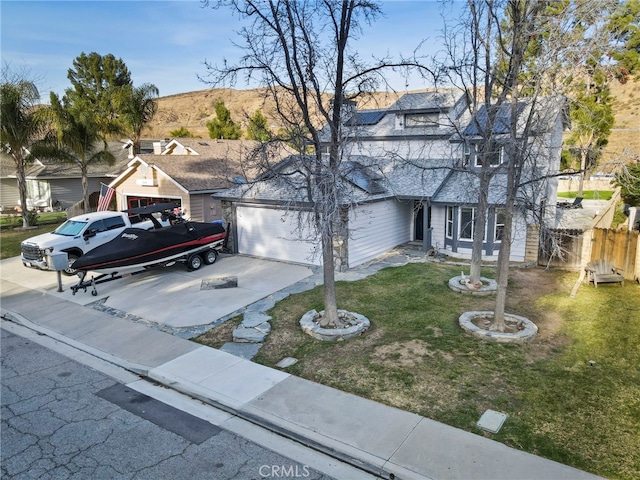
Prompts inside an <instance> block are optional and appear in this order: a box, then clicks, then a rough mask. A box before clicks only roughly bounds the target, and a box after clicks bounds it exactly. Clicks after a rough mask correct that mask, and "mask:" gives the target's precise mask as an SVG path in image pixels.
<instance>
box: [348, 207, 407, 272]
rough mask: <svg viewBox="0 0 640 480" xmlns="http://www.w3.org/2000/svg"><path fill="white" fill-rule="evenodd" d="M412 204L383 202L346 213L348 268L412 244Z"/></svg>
mask: <svg viewBox="0 0 640 480" xmlns="http://www.w3.org/2000/svg"><path fill="white" fill-rule="evenodd" d="M412 224H413V209H412V204H411V202H400V201H397V200H385V201H382V202H375V203H367V204H364V205H361V206H359V207H357V208H355V209H352V210H350V211H349V232H350V236H349V240H348V241H349V254H348V258H349V268H353V267H355V266H357V265H360V264H362V263H364V262H367V261H369V260H371V259H373V258H375V257H377V256H378V255H380V254H382V253H384V252H386V251H388V250H390V249H391V248H393V247H395V246H397V245H400V244H403V243H406V242H409V241H411V235H412V232H411V226H412Z"/></svg>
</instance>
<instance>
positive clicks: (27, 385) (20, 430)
mask: <svg viewBox="0 0 640 480" xmlns="http://www.w3.org/2000/svg"><path fill="white" fill-rule="evenodd" d="M1 331H2V339H1V341H2V372H1V373H2V458H1V460H2V467H1V477H2V478H11V479H14V480H19V479H52V480H53V479H56V480H59V479H83V480H84V479H88V478H91V479H93V480H99V479H105V480H106V479H108V480H117V479H154V480H156V479H172V480H179V479H216V480H217V479H220V480H223V479H239V480H244V479H247V480H249V479H260V478H287V479H288V478H308V479H317V480H320V479H329V478H331V477H329V476H325V475H322V474H320V473H318V472H317V471H314V470H313V469H312V468H311V467H309V466H308V465H306V464H304V463H300V462H297V461H294V460H291V459H290V458H287V457H285V456H283V455H279V454H276V453H274V452H273V451H271V450H270V449H269V448H265V447H263V446H260V445H257V444H256V443H254V442H251V441H249V440H247V439H245V438H243V437H241V436H239V435H236V434H234V433H231V432H229V431H226V430H224V429H222V428H220V427H218V426H216V425H214V424H213V423H211V422H209V421H207V420H206V419H203V418H200V417H198V416H195V415H192V414H189V413H187V412H184V411H182V410H180V409H177V408H174V407H172V406H170V405H167V404H165V403H163V402H160V401H158V400H156V399H154V398H152V397H150V396H149V395H146V394H144V393H141V392H139V391H136V390H134V389H133V388H131V387H128V386H125V385H124V384H122V383H119V382H116V381H115V380H114V379H113V378H111V377H110V376H107V375H105V374H103V373H101V372H99V371H97V370H94V369H92V368H89V367H88V366H85V365H83V364H81V363H79V362H77V361H75V360H72V359H70V358H68V357H66V356H64V355H61V354H60V353H57V352H55V351H53V350H50V349H48V348H45V347H43V346H41V345H39V344H38V343H35V342H34V341H31V340H29V339H27V338H24V337H21V336H18V335H14V334H13V333H9V332H7V331H6V330H5V329H2V330H1Z"/></svg>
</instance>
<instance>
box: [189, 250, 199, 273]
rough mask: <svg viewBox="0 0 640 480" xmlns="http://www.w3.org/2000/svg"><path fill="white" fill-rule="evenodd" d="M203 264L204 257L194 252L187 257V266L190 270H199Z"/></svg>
mask: <svg viewBox="0 0 640 480" xmlns="http://www.w3.org/2000/svg"><path fill="white" fill-rule="evenodd" d="M201 266H202V257H201V256H200V255H198V254H197V253H194V254H193V255H191V256H190V257H189V258H188V259H187V267H188V268H189V270H198V269H199V268H200V267H201Z"/></svg>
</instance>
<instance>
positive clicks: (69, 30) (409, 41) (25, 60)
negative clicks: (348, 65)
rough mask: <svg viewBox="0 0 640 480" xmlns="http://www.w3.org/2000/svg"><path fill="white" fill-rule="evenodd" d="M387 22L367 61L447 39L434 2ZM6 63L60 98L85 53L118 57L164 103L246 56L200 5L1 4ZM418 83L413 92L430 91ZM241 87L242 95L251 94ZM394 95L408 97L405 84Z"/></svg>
mask: <svg viewBox="0 0 640 480" xmlns="http://www.w3.org/2000/svg"><path fill="white" fill-rule="evenodd" d="M382 9H383V12H384V17H381V18H379V19H378V20H377V21H376V22H375V23H374V24H373V26H372V27H366V28H365V31H364V32H363V36H362V38H361V40H360V41H359V43H358V49H359V52H360V54H361V55H362V56H363V57H367V56H368V55H370V54H372V53H375V54H378V55H382V54H384V53H386V52H389V54H391V55H397V54H398V53H399V52H402V53H405V54H409V53H410V52H411V51H412V50H413V48H414V47H415V46H417V44H418V43H419V42H420V41H421V40H423V39H428V40H429V41H428V45H430V46H431V47H433V46H434V45H436V44H437V43H439V42H438V37H439V35H440V34H441V29H442V20H441V16H440V9H441V5H440V4H439V2H436V1H433V0H414V1H400V0H394V1H384V2H383V3H382ZM0 22H1V25H0V31H1V38H0V41H1V43H0V50H1V57H2V62H3V63H5V64H9V66H10V68H11V69H12V70H22V69H26V70H27V71H28V73H29V75H30V77H31V79H32V80H35V81H36V83H37V85H38V88H39V89H40V92H41V95H42V97H43V100H45V101H46V100H47V99H48V97H49V91H54V92H56V93H57V94H59V95H62V94H63V93H64V90H65V89H66V88H68V87H69V86H70V83H69V80H68V79H67V70H68V69H69V68H71V67H72V65H73V60H74V59H75V58H76V57H78V56H79V55H80V54H81V53H82V52H85V53H90V52H97V53H99V54H101V55H106V54H108V53H111V54H113V55H114V56H115V57H116V58H121V59H122V60H123V61H124V63H125V64H126V65H127V67H128V68H129V71H130V72H131V75H132V79H133V83H134V85H136V86H138V85H141V84H143V83H147V82H149V83H153V84H155V85H156V86H157V87H158V88H159V90H160V96H166V95H172V94H176V93H184V92H190V91H195V90H203V89H206V88H209V86H208V85H207V84H205V83H203V82H201V81H200V80H198V77H197V76H198V75H200V76H205V75H206V73H207V72H206V69H205V66H204V64H203V63H204V61H205V60H206V61H209V62H211V63H214V64H215V63H221V61H222V59H223V58H227V59H229V60H234V59H236V58H238V57H239V56H240V55H241V51H240V50H239V49H238V48H237V47H235V46H233V45H232V41H234V40H235V41H238V40H239V38H238V37H237V36H236V34H235V31H236V30H237V29H238V26H239V20H238V19H237V17H234V16H233V15H231V14H230V13H229V12H228V11H226V10H213V9H211V8H203V7H202V5H201V3H200V1H199V0H181V1H162V0H161V1H138V0H128V1H116V0H106V1H105V0H76V1H57V0H49V1H31V0H19V1H12V0H1V1H0ZM428 86H430V85H425V84H424V83H421V82H419V81H418V80H417V79H414V80H412V81H411V82H410V84H409V85H408V89H410V90H413V89H418V88H424V87H428ZM246 87H247V86H246V85H243V84H238V85H237V86H236V88H246ZM393 87H394V88H396V89H398V90H403V89H405V82H404V80H402V79H401V78H399V77H398V78H397V79H396V80H394V81H393Z"/></svg>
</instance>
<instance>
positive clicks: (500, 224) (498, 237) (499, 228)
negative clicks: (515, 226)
mask: <svg viewBox="0 0 640 480" xmlns="http://www.w3.org/2000/svg"><path fill="white" fill-rule="evenodd" d="M504 221H505V214H504V209H499V210H496V229H495V235H494V237H493V239H494V242H501V241H502V236H503V235H504Z"/></svg>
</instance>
